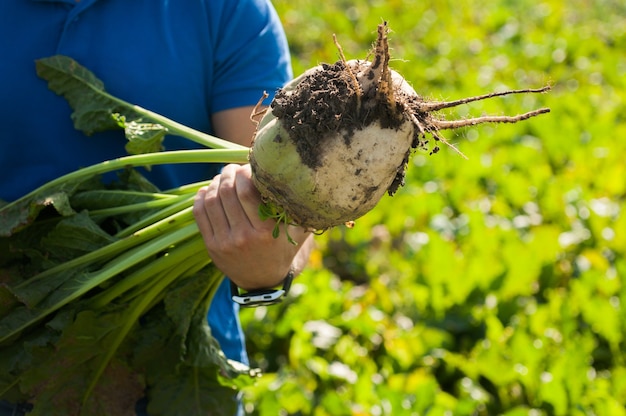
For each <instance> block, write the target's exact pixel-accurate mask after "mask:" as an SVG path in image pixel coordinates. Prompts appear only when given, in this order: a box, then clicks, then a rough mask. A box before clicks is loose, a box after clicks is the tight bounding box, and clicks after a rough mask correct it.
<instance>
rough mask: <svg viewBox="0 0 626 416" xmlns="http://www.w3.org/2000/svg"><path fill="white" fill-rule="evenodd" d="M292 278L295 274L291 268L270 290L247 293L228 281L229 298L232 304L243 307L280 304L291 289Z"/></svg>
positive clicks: (264, 289)
mask: <svg viewBox="0 0 626 416" xmlns="http://www.w3.org/2000/svg"><path fill="white" fill-rule="evenodd" d="M294 277H295V272H294V270H293V269H292V268H290V269H289V271H288V272H287V274H286V275H285V277H284V278H283V279H282V281H281V282H279V284H278V285H275V286H274V287H270V288H262V289H255V290H251V291H248V292H242V291H241V290H240V289H239V287H238V286H237V284H236V283H234V282H233V280H232V279H230V291H231V298H232V300H233V302H235V303H238V304H239V305H241V306H244V307H256V306H262V305H273V304H276V303H279V302H281V301H282V300H283V298H284V297H285V296H287V294H288V293H289V289H291V284H292V282H293V279H294ZM277 287H278V288H277Z"/></svg>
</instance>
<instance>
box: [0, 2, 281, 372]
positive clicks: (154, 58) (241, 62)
mask: <svg viewBox="0 0 626 416" xmlns="http://www.w3.org/2000/svg"><path fill="white" fill-rule="evenodd" d="M56 54H63V55H67V56H70V57H72V58H74V59H75V60H77V61H78V62H79V63H81V64H82V65H84V66H86V67H87V68H88V69H90V70H91V71H93V72H94V74H95V75H96V76H97V77H98V78H100V79H101V80H102V81H103V82H104V85H105V88H106V89H107V91H109V92H110V93H111V94H113V95H115V96H118V97H120V98H122V99H124V100H126V101H128V102H130V103H134V104H138V105H140V106H142V107H145V108H147V109H150V110H152V111H155V112H157V113H160V114H163V115H165V116H167V117H169V118H171V119H173V120H176V121H178V122H181V123H183V124H186V125H188V126H190V127H193V128H195V129H197V130H201V131H204V132H208V133H211V131H212V129H211V121H210V117H211V114H213V113H215V112H218V111H221V110H226V109H229V108H235V107H239V106H246V105H254V104H256V103H257V101H258V100H259V98H260V97H261V95H262V93H263V91H267V92H268V93H270V94H272V93H273V92H274V91H275V90H276V89H277V88H279V87H281V86H282V85H284V83H285V82H287V81H288V80H289V79H290V77H291V75H292V74H291V69H290V63H289V53H288V47H287V42H286V40H285V35H284V32H283V30H282V28H281V25H280V22H279V20H278V17H277V16H276V13H275V11H274V9H273V8H272V6H271V5H270V2H269V0H175V1H173V0H171V1H170V0H132V1H129V0H2V1H0V126H2V128H1V129H0V168H1V172H2V176H1V177H0V199H3V200H5V201H11V200H14V199H16V198H18V197H20V196H22V195H24V194H26V193H28V192H30V191H31V190H33V189H35V188H37V187H38V186H40V185H42V184H43V183H45V182H47V181H49V180H50V179H52V178H55V177H58V176H60V175H63V174H65V173H68V172H71V171H73V170H76V169H78V168H80V167H84V166H88V165H91V164H94V163H98V162H101V161H103V160H107V159H111V158H115V157H119V156H123V155H124V154H125V151H124V145H125V138H124V137H123V135H122V132H121V131H114V132H113V131H111V132H103V133H96V134H94V135H93V136H91V137H86V136H84V135H83V134H82V133H80V132H79V131H77V130H75V129H74V127H73V125H72V121H71V119H70V113H71V109H70V108H69V106H68V104H67V102H66V101H65V100H64V99H63V98H62V97H59V96H57V95H55V94H54V93H53V92H51V91H50V90H49V89H48V87H47V84H46V82H45V81H44V80H42V79H40V78H38V77H37V75H36V72H35V64H34V61H35V59H38V58H43V57H48V56H52V55H56ZM270 99H271V97H270ZM164 145H165V147H166V149H167V150H172V149H179V148H190V147H196V146H195V145H194V144H193V143H191V142H189V141H188V140H185V139H182V138H176V137H168V138H166V140H165V143H164ZM217 169H218V167H217V166H215V165H208V164H204V165H193V166H192V165H176V166H155V167H153V169H152V171H151V172H143V173H145V174H146V176H148V178H149V179H150V180H151V181H153V182H154V183H155V184H156V185H158V186H159V187H161V188H163V189H166V188H169V187H174V186H178V185H181V184H184V183H190V182H194V181H198V180H202V179H207V178H211V177H213V176H214V175H215V174H216V172H217ZM209 323H210V325H211V328H212V330H213V334H214V335H215V337H216V338H217V339H218V341H219V342H220V344H221V346H222V348H223V350H224V352H225V353H226V355H227V356H228V357H229V358H231V359H235V360H238V361H241V362H247V356H246V353H245V348H244V344H243V336H242V334H241V328H240V325H239V320H238V316H237V309H236V308H235V306H234V305H233V303H232V301H231V300H230V297H229V296H228V287H227V285H225V284H224V285H222V287H221V288H220V290H219V292H218V293H217V295H216V298H215V300H214V302H213V304H212V307H211V310H210V312H209Z"/></svg>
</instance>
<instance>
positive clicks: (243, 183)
mask: <svg viewBox="0 0 626 416" xmlns="http://www.w3.org/2000/svg"><path fill="white" fill-rule="evenodd" d="M236 189H237V197H238V198H239V201H240V203H241V206H242V208H243V210H244V211H245V213H246V216H247V217H248V220H249V221H250V224H251V225H252V226H253V227H254V228H255V229H257V230H267V229H273V228H274V222H273V221H267V220H265V221H264V220H262V219H261V216H260V215H259V206H260V205H261V204H262V203H263V201H262V199H261V194H260V193H259V191H258V190H257V189H256V187H255V186H254V183H253V182H252V172H251V170H250V165H246V166H242V167H241V170H240V172H239V175H237V178H236Z"/></svg>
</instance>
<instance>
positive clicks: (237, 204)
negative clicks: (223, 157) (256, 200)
mask: <svg viewBox="0 0 626 416" xmlns="http://www.w3.org/2000/svg"><path fill="white" fill-rule="evenodd" d="M239 169H240V166H238V165H227V166H225V167H224V169H223V170H222V174H221V180H220V186H219V197H220V201H221V203H222V207H223V211H224V213H225V214H226V218H227V219H228V223H229V226H230V228H231V230H236V229H239V228H240V227H251V226H252V224H251V223H250V218H249V217H248V215H247V213H246V211H245V210H244V207H243V206H242V205H241V201H240V200H239V194H238V190H237V182H238V181H237V176H238V175H239Z"/></svg>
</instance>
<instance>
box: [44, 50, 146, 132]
mask: <svg viewBox="0 0 626 416" xmlns="http://www.w3.org/2000/svg"><path fill="white" fill-rule="evenodd" d="M36 69H37V75H39V76H40V77H41V78H43V79H45V80H46V81H48V87H49V88H50V89H51V90H52V91H54V92H55V93H57V94H58V95H62V96H63V97H65V99H66V100H67V101H68V103H69V104H70V106H71V107H72V109H73V110H74V112H73V113H72V120H73V121H74V126H75V127H76V129H78V130H81V131H82V132H84V133H85V134H87V135H88V136H90V135H92V134H93V133H95V132H98V131H104V130H111V129H117V128H119V126H118V124H117V122H116V121H115V120H114V119H113V118H112V117H111V114H113V113H124V114H125V115H126V116H130V117H132V118H136V115H135V116H131V114H133V112H132V111H131V110H129V108H128V107H126V106H125V105H123V103H122V102H120V101H119V100H117V99H114V98H113V97H111V96H110V95H109V94H107V93H106V92H105V90H104V84H103V82H102V81H101V80H99V79H98V78H97V77H96V76H95V75H94V74H93V73H92V72H90V71H89V70H87V69H86V68H85V67H83V66H82V65H80V64H79V63H78V62H76V61H75V60H73V59H71V58H69V57H67V56H61V55H56V56H52V57H49V58H42V59H38V60H37V61H36Z"/></svg>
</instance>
